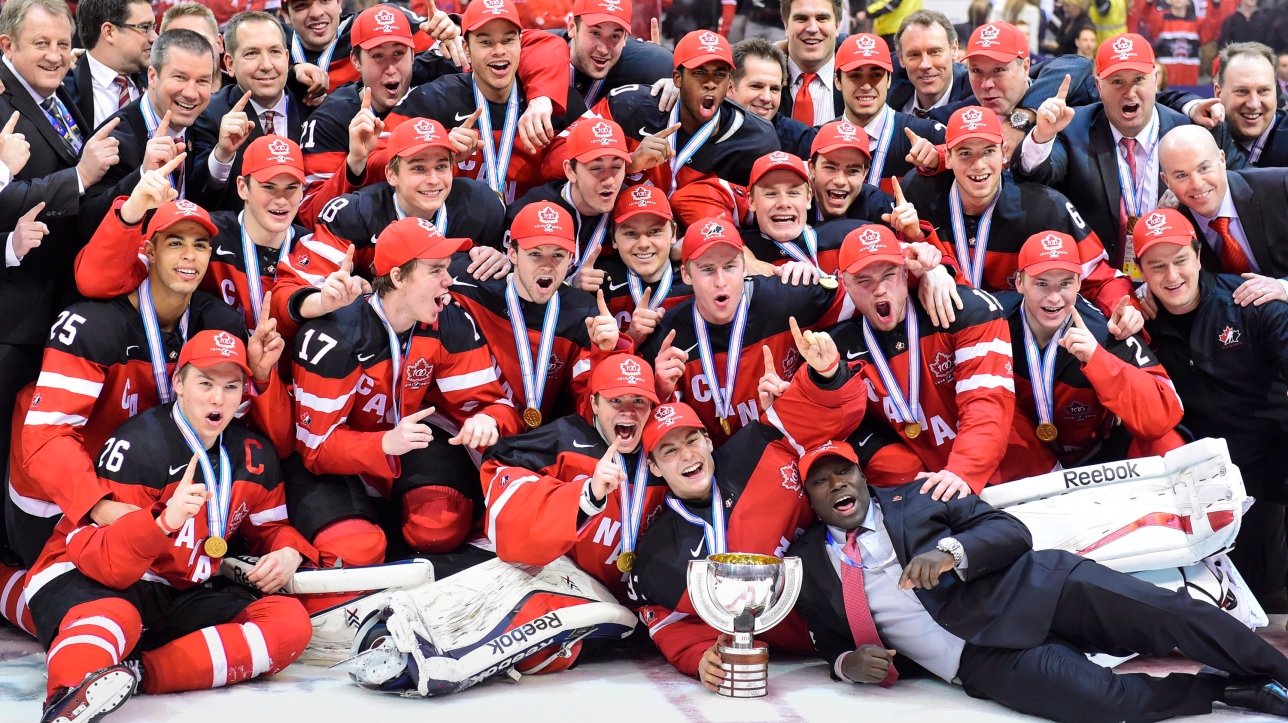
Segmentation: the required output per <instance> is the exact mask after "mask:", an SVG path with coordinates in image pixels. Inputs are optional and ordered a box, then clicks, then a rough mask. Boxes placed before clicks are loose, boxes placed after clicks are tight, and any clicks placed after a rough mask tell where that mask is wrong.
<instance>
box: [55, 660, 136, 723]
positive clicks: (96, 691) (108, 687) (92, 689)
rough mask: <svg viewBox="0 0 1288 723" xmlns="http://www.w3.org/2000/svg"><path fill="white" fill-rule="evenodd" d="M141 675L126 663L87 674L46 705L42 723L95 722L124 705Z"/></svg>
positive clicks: (132, 693)
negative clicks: (76, 684) (78, 682)
mask: <svg viewBox="0 0 1288 723" xmlns="http://www.w3.org/2000/svg"><path fill="white" fill-rule="evenodd" d="M138 682H139V678H138V675H137V674H136V673H135V672H134V670H133V669H131V668H130V667H129V666H127V665H125V664H121V665H113V666H111V667H109V668H103V669H102V670H97V671H95V672H93V673H90V674H89V675H87V676H85V680H82V681H81V683H80V685H78V686H76V687H75V688H64V689H63V691H62V692H61V693H59V694H58V696H56V697H55V698H54V700H53V701H51V702H50V703H49V705H47V706H45V714H44V715H43V716H41V718H40V720H41V721H42V723H95V722H96V721H99V720H101V719H102V718H103V716H106V715H107V714H108V713H111V712H112V711H114V710H116V709H117V708H120V707H121V704H122V703H124V702H125V701H127V700H129V698H130V696H132V695H134V691H135V690H136V689H137V688H138Z"/></svg>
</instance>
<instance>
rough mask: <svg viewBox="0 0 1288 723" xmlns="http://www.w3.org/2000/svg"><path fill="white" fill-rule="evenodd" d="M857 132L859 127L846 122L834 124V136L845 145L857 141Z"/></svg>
mask: <svg viewBox="0 0 1288 723" xmlns="http://www.w3.org/2000/svg"><path fill="white" fill-rule="evenodd" d="M858 132H859V127H858V126H856V125H854V124H853V123H851V122H849V121H848V120H841V122H840V123H837V124H836V134H837V135H838V136H840V137H841V140H843V141H845V142H846V143H853V142H854V141H856V140H858Z"/></svg>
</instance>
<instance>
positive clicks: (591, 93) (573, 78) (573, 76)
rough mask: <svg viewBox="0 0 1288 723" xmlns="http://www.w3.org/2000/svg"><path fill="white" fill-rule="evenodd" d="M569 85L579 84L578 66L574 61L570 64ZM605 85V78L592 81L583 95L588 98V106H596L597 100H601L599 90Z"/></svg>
mask: <svg viewBox="0 0 1288 723" xmlns="http://www.w3.org/2000/svg"><path fill="white" fill-rule="evenodd" d="M568 85H571V86H573V87H576V86H577V66H575V65H573V64H572V63H569V64H568ZM603 87H604V78H600V79H599V80H594V81H591V83H590V87H589V88H587V89H586V94H585V95H583V96H582V97H583V98H585V100H586V107H587V108H594V107H595V101H597V100H599V92H600V91H601V90H602V89H603Z"/></svg>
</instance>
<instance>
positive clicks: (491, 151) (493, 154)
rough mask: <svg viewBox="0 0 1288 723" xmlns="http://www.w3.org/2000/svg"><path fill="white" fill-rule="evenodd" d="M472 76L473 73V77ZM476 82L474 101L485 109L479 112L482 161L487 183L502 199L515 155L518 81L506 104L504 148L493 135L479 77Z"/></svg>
mask: <svg viewBox="0 0 1288 723" xmlns="http://www.w3.org/2000/svg"><path fill="white" fill-rule="evenodd" d="M471 78H472V76H471ZM470 82H471V83H473V85H474V104H475V106H476V107H477V108H478V109H479V110H480V111H482V112H481V113H479V120H478V126H479V138H480V140H482V141H483V164H484V172H485V173H486V174H487V178H486V179H483V180H484V181H485V182H486V183H487V185H488V186H490V187H491V188H492V190H493V191H495V192H496V194H497V195H498V196H500V197H501V198H502V199H504V198H505V177H506V174H508V173H509V172H510V156H511V155H513V154H514V134H515V132H516V131H517V130H518V128H519V84H518V83H517V82H515V83H514V84H512V85H511V86H510V98H509V100H507V101H506V104H505V125H504V126H502V128H501V147H500V148H499V149H498V148H497V147H496V139H495V138H494V137H493V135H492V111H491V109H490V108H489V104H488V100H487V98H484V97H483V91H481V90H479V84H478V81H477V80H472V79H471V81H470Z"/></svg>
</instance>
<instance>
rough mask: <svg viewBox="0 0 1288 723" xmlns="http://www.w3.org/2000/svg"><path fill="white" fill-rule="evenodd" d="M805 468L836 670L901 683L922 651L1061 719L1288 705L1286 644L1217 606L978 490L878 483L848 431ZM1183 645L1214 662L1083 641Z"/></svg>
mask: <svg viewBox="0 0 1288 723" xmlns="http://www.w3.org/2000/svg"><path fill="white" fill-rule="evenodd" d="M799 468H800V473H801V478H802V480H803V481H804V484H805V491H806V493H807V494H808V496H809V500H810V505H811V506H812V507H813V509H814V512H815V514H817V515H818V516H819V518H820V522H819V523H816V524H815V525H814V526H813V527H811V528H810V529H809V530H807V531H806V532H805V533H804V534H803V535H802V536H801V537H800V538H799V539H798V540H797V541H796V542H795V543H793V544H792V546H791V547H790V548H789V549H788V551H787V554H789V555H796V556H799V557H800V558H801V561H802V563H803V565H804V567H805V574H804V587H803V588H802V589H801V593H800V599H799V601H798V602H797V604H796V609H797V610H798V611H799V612H800V613H801V615H802V616H803V617H804V618H805V621H806V624H808V625H809V628H810V632H811V634H812V635H813V638H814V641H815V645H816V647H817V648H818V651H819V653H820V654H822V656H823V658H824V659H825V660H827V661H828V663H830V664H831V670H832V675H833V677H834V678H836V679H838V680H842V681H845V682H850V683H877V684H879V685H882V686H884V687H889V686H891V685H893V684H894V683H895V681H896V680H897V679H898V677H899V673H900V672H904V671H908V670H910V669H912V668H913V667H915V666H913V665H909V664H908V663H909V662H911V663H915V665H916V666H920V667H921V668H923V669H925V670H927V671H929V672H930V673H932V674H934V675H936V676H937V677H939V678H942V679H943V680H945V681H949V682H953V683H960V684H961V686H962V687H963V688H964V689H965V691H966V693H967V694H968V695H971V696H972V697H976V698H989V699H992V700H994V701H997V702H998V703H1001V704H1002V705H1005V706H1007V707H1008V708H1011V709H1013V710H1017V711H1020V712H1023V713H1028V714H1031V715H1038V716H1042V717H1045V718H1050V719H1052V720H1058V721H1119V720H1160V719H1163V718H1170V717H1172V716H1178V715H1198V714H1202V713H1208V712H1211V710H1212V704H1213V702H1216V701H1221V702H1224V703H1225V704H1226V705H1230V706H1237V707H1241V708H1250V709H1253V710H1257V711H1260V712H1263V713H1270V714H1274V715H1288V693H1286V692H1285V691H1284V688H1283V686H1281V685H1280V684H1279V683H1278V682H1277V681H1279V680H1283V679H1285V676H1288V658H1285V657H1284V656H1283V654H1282V653H1280V652H1279V651H1277V650H1275V648H1274V647H1272V646H1271V645H1270V644H1269V643H1267V642H1266V641H1264V640H1262V639H1261V638H1260V637H1258V636H1257V634H1256V633H1254V632H1252V631H1251V630H1249V629H1247V628H1246V627H1244V626H1243V625H1242V624H1241V623H1240V622H1239V621H1238V620H1236V619H1235V618H1234V617H1233V616H1231V615H1229V614H1227V613H1225V612H1223V611H1222V610H1221V609H1220V608H1218V607H1216V606H1215V605H1211V604H1209V603H1205V602H1201V601H1199V600H1196V599H1194V598H1192V597H1190V595H1189V593H1187V592H1185V591H1184V590H1182V591H1170V590H1165V589H1163V588H1160V587H1156V586H1154V585H1151V584H1149V583H1147V582H1144V581H1142V580H1138V579H1136V578H1134V577H1131V576H1129V575H1125V574H1123V573H1119V572H1116V571H1113V570H1110V569H1108V568H1106V567H1103V566H1101V565H1099V564H1097V563H1095V562H1092V561H1090V560H1084V559H1083V558H1080V557H1078V556H1076V555H1074V554H1072V553H1069V552H1065V551H1062V550H1034V549H1033V543H1032V537H1031V536H1030V534H1029V531H1028V529H1027V528H1026V527H1025V526H1024V523H1022V522H1020V521H1019V520H1017V519H1015V518H1014V517H1012V516H1010V515H1008V514H1006V513H1005V512H1001V511H999V510H995V509H993V508H992V507H990V506H989V505H988V504H986V503H984V502H982V501H980V499H979V498H978V497H976V496H973V495H972V496H970V497H966V498H959V499H955V500H949V499H944V500H942V501H935V500H934V499H933V498H932V497H931V496H930V495H925V494H921V492H920V487H921V483H920V482H919V481H918V482H912V483H909V484H906V485H902V486H899V487H891V488H872V487H868V485H867V484H866V480H865V479H864V476H863V472H862V471H860V469H859V466H858V457H857V456H856V455H855V453H854V450H853V449H852V448H851V447H850V446H849V445H848V444H846V443H844V442H828V443H826V444H824V445H822V446H820V447H816V448H814V449H812V450H810V451H809V452H807V453H806V454H805V455H804V456H803V457H802V458H801V461H800V463H799ZM1173 649H1179V650H1180V651H1181V652H1182V653H1183V654H1185V655H1186V656H1188V657H1190V658H1191V659H1193V660H1196V661H1198V662H1201V663H1204V664H1206V665H1209V666H1212V668H1215V669H1216V670H1212V669H1211V668H1208V669H1204V670H1203V671H1200V673H1199V674H1197V675H1193V674H1184V673H1173V674H1172V675H1169V676H1167V677H1165V678H1155V677H1152V676H1150V675H1148V674H1144V673H1136V674H1127V675H1118V674H1116V673H1114V672H1113V670H1111V669H1109V668H1103V667H1101V666H1099V665H1097V664H1095V663H1092V662H1091V661H1090V660H1088V659H1087V657H1086V655H1085V653H1088V652H1105V653H1112V654H1115V655H1125V654H1128V653H1129V652H1136V653H1142V654H1156V655H1162V654H1166V653H1168V652H1171V651H1172V650H1173ZM901 668H902V671H901ZM702 675H703V679H704V682H705V681H706V679H707V676H712V677H713V678H716V679H719V678H720V677H721V676H720V675H719V671H718V670H711V669H710V668H706V667H704V669H703V671H702ZM1227 676H1228V677H1227Z"/></svg>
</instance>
